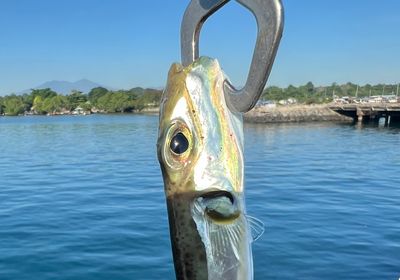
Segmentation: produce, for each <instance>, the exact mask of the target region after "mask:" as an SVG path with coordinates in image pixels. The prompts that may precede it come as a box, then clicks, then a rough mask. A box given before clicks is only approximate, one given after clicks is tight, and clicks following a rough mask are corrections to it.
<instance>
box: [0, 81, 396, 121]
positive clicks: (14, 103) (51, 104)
mask: <svg viewBox="0 0 400 280" xmlns="http://www.w3.org/2000/svg"><path fill="white" fill-rule="evenodd" d="M161 92H162V91H161V90H156V89H144V88H140V87H137V88H132V89H130V90H116V91H112V90H108V89H106V88H103V87H97V88H93V89H92V90H91V91H90V92H89V93H88V94H84V93H82V92H80V91H72V92H71V93H70V94H68V95H61V94H58V93H56V92H55V91H53V90H51V89H49V88H46V89H33V90H31V93H29V94H23V95H15V94H12V95H8V96H4V97H1V96H0V115H3V114H5V115H19V114H24V113H26V112H31V113H34V114H57V113H61V112H71V111H73V110H75V109H76V108H78V107H80V108H82V110H83V111H92V112H95V111H96V112H97V111H98V112H104V113H126V112H134V111H141V110H143V109H145V108H148V107H158V106H159V104H160V98H161ZM397 93H398V85H397V84H392V85H384V84H377V85H370V84H366V85H363V86H358V85H356V84H353V83H346V84H342V85H338V84H336V83H333V84H332V85H330V86H314V84H313V83H312V82H308V83H307V84H305V85H301V86H297V87H296V86H293V85H289V86H288V87H277V86H270V87H267V88H266V89H265V90H264V92H263V94H262V95H261V100H270V101H280V100H288V99H295V100H296V102H297V103H302V104H320V103H328V102H331V101H332V100H333V98H334V97H343V96H349V97H356V96H357V97H358V98H362V97H367V96H374V95H390V94H397Z"/></svg>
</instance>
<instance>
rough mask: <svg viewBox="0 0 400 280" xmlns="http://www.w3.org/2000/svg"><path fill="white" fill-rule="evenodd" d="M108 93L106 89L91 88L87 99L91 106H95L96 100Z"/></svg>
mask: <svg viewBox="0 0 400 280" xmlns="http://www.w3.org/2000/svg"><path fill="white" fill-rule="evenodd" d="M107 93H108V90H107V89H106V88H103V87H96V88H93V89H92V90H91V91H90V92H89V94H88V99H89V101H90V103H92V104H93V105H95V106H96V103H97V100H98V99H99V98H100V97H102V96H104V95H106V94H107Z"/></svg>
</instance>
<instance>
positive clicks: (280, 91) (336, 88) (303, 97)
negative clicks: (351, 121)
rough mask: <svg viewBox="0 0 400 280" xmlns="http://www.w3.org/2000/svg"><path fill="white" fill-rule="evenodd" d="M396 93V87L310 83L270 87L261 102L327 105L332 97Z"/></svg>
mask: <svg viewBox="0 0 400 280" xmlns="http://www.w3.org/2000/svg"><path fill="white" fill-rule="evenodd" d="M397 93H398V85H397V84H393V85H384V84H377V85H370V84H366V85H362V86H359V85H357V84H353V83H346V84H342V85H338V84H336V83H333V84H332V85H330V86H314V84H313V83H312V82H308V83H307V84H305V85H301V86H298V87H296V86H293V85H289V86H288V87H284V88H281V87H276V86H270V87H268V88H266V89H265V90H264V92H263V94H262V96H261V99H262V100H272V101H279V100H287V99H289V98H293V99H296V100H297V102H298V103H303V104H314V103H315V104H318V103H329V102H331V101H332V100H333V98H334V97H344V96H349V97H353V98H355V97H358V98H363V97H368V96H374V95H391V94H393V95H396V94H397Z"/></svg>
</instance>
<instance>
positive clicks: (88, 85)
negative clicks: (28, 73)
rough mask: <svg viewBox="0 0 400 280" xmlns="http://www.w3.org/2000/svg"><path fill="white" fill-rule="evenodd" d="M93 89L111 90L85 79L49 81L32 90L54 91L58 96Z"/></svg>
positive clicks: (27, 91)
mask: <svg viewBox="0 0 400 280" xmlns="http://www.w3.org/2000/svg"><path fill="white" fill-rule="evenodd" d="M95 87H104V88H106V89H109V90H113V88H111V87H107V86H104V85H100V84H98V83H95V82H92V81H89V80H87V79H82V80H79V81H76V82H68V81H50V82H45V83H43V84H41V85H39V86H37V87H34V88H33V89H43V88H50V89H52V90H54V91H55V92H57V93H59V94H64V95H66V94H69V93H71V91H72V90H78V91H81V92H83V93H88V92H89V91H90V90H91V89H93V88H95ZM30 92H31V90H30V89H28V90H24V91H23V92H21V93H30Z"/></svg>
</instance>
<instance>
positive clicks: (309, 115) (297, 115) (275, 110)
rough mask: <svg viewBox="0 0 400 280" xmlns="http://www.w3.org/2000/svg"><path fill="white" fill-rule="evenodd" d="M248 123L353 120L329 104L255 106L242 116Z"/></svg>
mask: <svg viewBox="0 0 400 280" xmlns="http://www.w3.org/2000/svg"><path fill="white" fill-rule="evenodd" d="M243 118H244V121H246V122H249V123H301V122H353V119H352V118H349V117H346V116H343V115H341V114H339V113H336V112H335V111H333V110H331V109H330V108H329V104H313V105H299V104H296V105H285V106H276V107H270V106H268V105H264V106H257V107H255V108H254V109H252V110H251V111H249V112H247V113H245V114H244V116H243Z"/></svg>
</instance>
